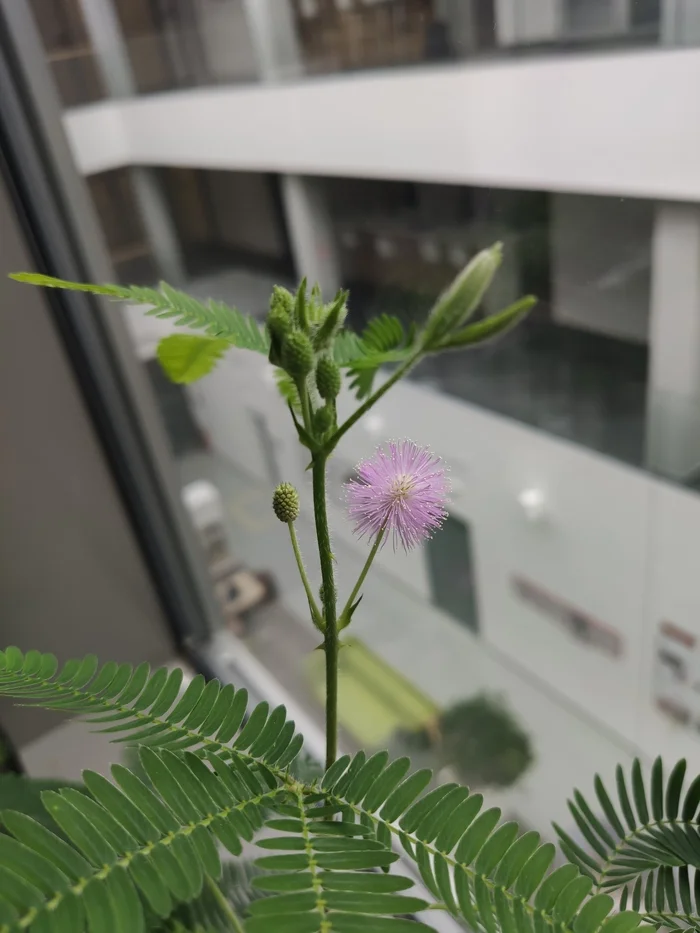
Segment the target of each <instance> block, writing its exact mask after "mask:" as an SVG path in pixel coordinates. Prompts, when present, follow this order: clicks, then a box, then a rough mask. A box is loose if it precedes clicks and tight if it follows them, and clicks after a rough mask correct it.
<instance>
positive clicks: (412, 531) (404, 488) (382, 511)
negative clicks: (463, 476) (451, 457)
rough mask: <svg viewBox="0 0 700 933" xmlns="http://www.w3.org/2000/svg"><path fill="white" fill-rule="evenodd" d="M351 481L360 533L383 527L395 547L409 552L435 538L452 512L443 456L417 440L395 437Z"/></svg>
mask: <svg viewBox="0 0 700 933" xmlns="http://www.w3.org/2000/svg"><path fill="white" fill-rule="evenodd" d="M357 476H358V479H356V480H354V479H353V480H350V482H349V483H346V484H345V492H346V497H347V503H348V514H349V515H350V518H351V519H353V521H354V522H355V533H356V534H358V535H359V536H360V537H362V536H363V535H369V536H370V537H372V538H375V537H376V536H377V535H378V534H379V533H380V531H382V530H383V529H384V530H385V531H386V535H387V537H388V536H389V534H391V536H392V538H393V542H394V548H396V545H397V544H401V545H403V548H404V550H406V551H408V550H410V548H412V547H414V546H415V545H416V544H420V542H421V541H423V540H425V538H429V537H430V535H431V534H432V532H433V531H435V530H436V529H438V528H439V527H440V525H441V524H442V522H443V521H444V520H445V518H446V517H447V512H446V511H445V505H446V503H447V494H448V492H449V482H448V479H447V476H446V475H445V467H444V465H443V463H442V460H441V459H440V458H439V457H436V456H435V455H434V454H433V453H432V452H431V451H430V450H428V448H427V447H419V446H418V445H417V444H414V443H413V442H412V441H399V442H398V443H396V442H394V441H391V442H390V443H389V445H388V451H385V450H384V449H383V448H381V447H380V448H379V449H378V450H377V452H376V454H375V455H374V456H373V457H372V458H371V459H369V460H363V461H362V462H361V463H360V464H359V466H358V467H357Z"/></svg>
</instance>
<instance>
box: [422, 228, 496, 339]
mask: <svg viewBox="0 0 700 933" xmlns="http://www.w3.org/2000/svg"><path fill="white" fill-rule="evenodd" d="M502 259H503V244H502V243H494V245H493V246H490V247H489V248H488V249H484V250H482V251H481V252H480V253H477V255H476V256H475V257H474V258H473V259H472V260H471V262H470V263H469V264H468V265H467V266H466V267H465V268H464V269H463V270H462V271H461V272H460V273H459V275H458V276H457V278H456V279H455V280H454V282H452V284H451V285H450V286H449V288H448V289H447V291H445V292H444V293H443V294H442V295H441V296H440V298H438V301H437V304H436V305H435V307H434V308H433V310H432V311H431V312H430V317H429V318H428V321H427V323H426V325H425V329H424V331H423V347H424V348H425V349H426V350H434V349H437V347H438V346H439V345H440V342H441V341H442V340H444V339H445V337H448V336H449V335H450V334H451V333H453V332H454V331H455V330H458V329H459V328H460V327H462V325H464V324H465V323H466V322H467V321H468V320H469V318H470V316H471V315H472V314H473V313H474V311H476V309H477V308H478V306H479V303H480V302H481V299H482V298H483V297H484V294H485V292H486V289H487V288H488V287H489V285H490V284H491V281H492V279H493V277H494V275H495V274H496V270H497V269H498V267H499V266H500V264H501V261H502Z"/></svg>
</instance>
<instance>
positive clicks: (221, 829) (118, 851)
mask: <svg viewBox="0 0 700 933" xmlns="http://www.w3.org/2000/svg"><path fill="white" fill-rule="evenodd" d="M141 762H142V765H143V768H144V770H145V772H146V774H147V776H148V779H149V781H150V786H149V785H147V784H145V783H144V782H143V781H142V780H141V779H140V778H139V777H137V776H136V775H135V774H133V773H132V772H131V771H129V770H128V769H127V768H124V767H122V766H120V765H115V766H114V767H113V769H112V775H113V778H114V783H112V782H110V781H109V780H107V779H106V778H105V777H102V776H101V775H99V774H96V773H95V772H92V771H86V772H84V780H85V786H86V788H87V791H88V793H81V792H79V791H76V790H73V789H71V788H68V789H64V790H61V791H47V792H45V793H44V795H43V801H44V805H45V807H46V809H47V811H48V812H49V814H50V815H51V817H52V818H53V820H54V821H55V822H56V824H57V825H58V826H59V827H60V828H61V830H62V831H63V833H64V835H65V837H66V840H67V841H65V840H64V839H63V838H60V837H59V836H58V835H56V834H55V833H53V832H51V831H50V830H49V829H47V828H46V827H44V826H43V825H41V824H40V823H38V822H36V821H35V820H33V819H32V818H31V817H29V816H26V815H24V814H21V813H15V812H12V811H4V812H3V814H2V822H3V826H4V829H5V833H3V834H0V930H2V931H3V933H20V931H22V930H27V929H29V930H31V931H35V930H37V931H41V933H83V931H88V933H127V931H129V933H142V931H145V924H146V916H150V915H155V916H157V917H163V918H165V917H168V916H169V915H170V914H171V912H172V910H173V907H174V905H176V904H178V903H180V902H182V901H189V900H192V899H193V898H195V897H198V896H199V895H200V894H201V891H202V887H203V884H204V883H205V880H206V879H217V878H219V876H220V875H221V862H220V857H219V850H218V846H219V844H221V845H222V846H224V847H225V848H226V849H228V850H229V851H230V852H232V853H234V854H240V852H241V849H242V843H243V841H244V840H251V839H252V838H253V835H254V833H255V832H256V831H257V830H258V829H259V828H260V826H261V825H262V823H263V818H264V815H265V813H266V811H267V810H268V809H269V808H270V807H274V806H275V805H276V803H278V802H279V803H280V804H282V803H283V802H284V800H285V797H286V795H287V794H288V792H287V791H286V790H285V789H284V788H282V787H275V788H274V789H271V788H269V787H268V786H267V785H266V784H265V783H264V782H263V781H262V780H261V779H260V777H259V776H258V775H257V774H255V772H254V771H253V770H252V769H251V768H248V767H247V766H239V767H237V768H234V767H232V766H231V765H226V764H224V762H222V761H221V760H220V759H218V767H217V768H216V769H212V768H211V767H208V766H207V765H206V764H205V763H204V762H203V761H202V760H201V759H200V758H199V757H197V756H196V755H194V754H192V753H189V752H188V753H186V754H185V755H177V754H175V753H173V752H170V751H167V750H162V749H160V750H158V751H155V750H152V749H144V750H143V751H142V753H141ZM241 767H242V768H244V769H245V780H243V774H242V771H241Z"/></svg>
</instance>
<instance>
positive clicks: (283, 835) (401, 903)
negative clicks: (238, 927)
mask: <svg viewBox="0 0 700 933" xmlns="http://www.w3.org/2000/svg"><path fill="white" fill-rule="evenodd" d="M343 809H344V807H343V806H342V805H336V806H333V805H330V806H329V805H328V804H327V802H326V799H325V797H324V795H323V794H318V793H304V791H302V790H301V789H297V792H296V801H295V803H294V804H293V805H287V806H285V807H284V817H283V818H277V817H276V818H274V819H271V820H268V822H267V824H266V825H267V830H268V831H270V833H273V832H274V835H272V834H270V835H266V836H265V837H264V838H263V839H261V840H259V841H258V846H259V847H261V848H263V849H266V850H271V851H273V852H275V854H274V855H267V856H264V857H262V858H259V859H258V860H257V862H256V864H257V865H258V866H259V867H261V868H264V869H265V870H266V871H268V872H270V873H271V874H269V875H267V876H263V877H261V878H258V879H256V880H255V881H254V884H255V886H256V887H258V888H259V889H261V890H264V891H267V892H269V893H270V895H271V896H270V897H267V898H265V899H264V900H260V901H256V902H255V903H253V904H251V906H250V909H249V913H250V919H249V920H248V921H247V922H246V931H247V933H273V931H276V930H285V931H287V930H294V931H296V933H317V931H319V930H324V931H329V933H330V931H338V933H343V931H348V933H350V931H352V930H373V931H378V933H381V931H383V930H386V931H396V933H399V931H401V930H402V929H404V928H405V929H406V930H408V931H410V933H419V931H421V930H430V929H431V928H430V927H428V926H426V925H425V924H423V923H418V922H409V921H404V922H403V923H402V922H401V921H399V920H397V919H395V918H396V917H400V916H401V915H408V914H412V913H414V912H416V911H420V910H424V909H425V908H426V907H428V904H427V902H426V901H425V900H423V899H422V898H418V897H413V896H410V895H406V894H405V893H404V892H405V891H406V890H407V889H408V888H410V887H412V882H411V881H410V879H407V878H403V877H398V876H392V875H388V874H382V873H380V872H377V871H376V870H377V869H387V868H388V867H389V866H390V865H391V864H392V863H393V862H395V861H396V860H397V859H398V855H397V854H396V853H395V852H392V850H391V848H390V847H387V846H386V845H385V844H383V843H382V842H380V841H378V840H377V839H376V837H375V834H374V832H373V830H372V828H371V827H367V826H364V825H363V824H362V823H360V822H357V821H355V820H354V819H350V820H345V819H343V818H342V817H343ZM338 816H340V817H341V818H340V819H337V817H338Z"/></svg>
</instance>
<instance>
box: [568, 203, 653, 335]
mask: <svg viewBox="0 0 700 933" xmlns="http://www.w3.org/2000/svg"><path fill="white" fill-rule="evenodd" d="M550 217H551V227H550V255H551V277H552V313H553V316H554V318H555V319H556V320H557V321H558V322H559V323H561V324H570V325H572V326H574V327H582V328H584V329H586V330H593V331H596V332H598V333H601V334H609V335H611V336H613V337H623V338H626V339H628V340H634V341H637V342H647V340H648V336H649V306H650V278H651V243H652V233H653V223H654V205H653V203H652V202H651V201H642V200H636V199H624V198H596V197H591V196H590V195H572V194H555V195H552V197H551V201H550Z"/></svg>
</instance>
